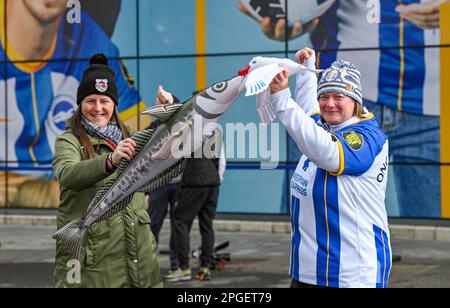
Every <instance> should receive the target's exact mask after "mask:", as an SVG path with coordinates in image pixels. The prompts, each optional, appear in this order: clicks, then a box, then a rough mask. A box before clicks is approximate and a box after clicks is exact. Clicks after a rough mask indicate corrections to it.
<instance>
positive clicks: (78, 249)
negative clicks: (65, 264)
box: [53, 219, 88, 263]
mask: <svg viewBox="0 0 450 308" xmlns="http://www.w3.org/2000/svg"><path fill="white" fill-rule="evenodd" d="M82 226H83V220H82V219H76V220H74V221H71V222H69V223H68V224H67V225H65V226H64V227H62V228H61V229H59V230H58V231H56V232H55V233H54V234H53V238H54V239H55V240H60V241H62V242H63V243H64V244H66V245H67V246H69V249H70V251H71V252H72V254H73V256H74V258H76V259H77V260H79V261H80V262H81V263H83V260H84V257H85V252H86V250H85V248H84V244H85V240H86V235H87V230H88V229H87V228H83V229H82Z"/></svg>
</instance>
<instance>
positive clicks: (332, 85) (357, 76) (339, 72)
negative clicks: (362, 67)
mask: <svg viewBox="0 0 450 308" xmlns="http://www.w3.org/2000/svg"><path fill="white" fill-rule="evenodd" d="M330 92H337V93H342V94H344V95H346V96H349V97H351V98H353V99H354V100H355V101H357V102H358V103H359V104H360V105H361V106H363V98H362V87H361V73H360V72H359V71H358V69H357V68H356V67H355V66H354V65H353V64H351V63H350V62H348V61H344V60H337V61H335V62H334V63H333V64H332V65H331V67H330V68H329V69H327V70H325V71H323V73H322V76H321V78H320V81H319V84H318V85H317V97H320V95H322V94H324V93H330Z"/></svg>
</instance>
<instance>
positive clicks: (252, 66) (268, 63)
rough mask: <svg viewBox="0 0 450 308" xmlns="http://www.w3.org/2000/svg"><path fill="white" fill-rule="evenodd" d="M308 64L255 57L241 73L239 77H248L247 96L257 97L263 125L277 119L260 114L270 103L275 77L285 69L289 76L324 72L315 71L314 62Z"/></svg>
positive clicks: (246, 84) (257, 107)
mask: <svg viewBox="0 0 450 308" xmlns="http://www.w3.org/2000/svg"><path fill="white" fill-rule="evenodd" d="M308 64H309V65H308V66H304V65H301V64H299V63H297V62H294V61H292V60H290V59H281V58H267V57H255V58H253V59H252V60H251V61H250V63H249V64H248V65H247V67H246V68H245V69H243V70H241V71H239V75H241V76H243V75H247V76H246V79H245V81H244V87H245V96H252V95H256V109H257V111H258V113H259V116H260V119H261V122H262V123H270V122H272V121H273V120H274V118H275V115H274V114H273V115H271V116H269V115H268V114H267V113H262V112H260V110H261V109H263V108H264V106H265V105H266V104H267V103H268V102H269V101H270V89H269V84H270V83H271V82H272V80H273V79H274V78H275V76H277V75H278V74H279V73H281V72H282V71H283V70H284V69H285V68H287V69H288V71H289V76H292V75H296V74H298V73H300V72H302V71H309V72H312V73H316V74H319V73H321V72H322V71H323V70H317V69H315V68H314V62H312V61H308Z"/></svg>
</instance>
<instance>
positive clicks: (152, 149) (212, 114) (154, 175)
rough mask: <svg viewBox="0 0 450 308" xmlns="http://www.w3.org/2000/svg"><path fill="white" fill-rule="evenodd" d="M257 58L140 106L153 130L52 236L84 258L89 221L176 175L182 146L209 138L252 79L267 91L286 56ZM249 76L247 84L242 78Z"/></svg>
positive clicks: (140, 138)
mask: <svg viewBox="0 0 450 308" xmlns="http://www.w3.org/2000/svg"><path fill="white" fill-rule="evenodd" d="M258 60H259V62H258V65H255V63H254V61H255V60H252V61H253V64H252V62H251V63H250V65H251V66H253V68H255V70H252V68H251V67H250V66H248V67H247V68H246V69H244V70H241V71H240V73H239V75H238V76H236V77H234V78H232V79H230V80H226V81H222V82H218V83H215V84H214V85H212V86H211V87H209V88H207V89H205V90H203V91H201V92H199V93H197V94H195V95H194V96H192V97H191V98H190V99H189V100H187V101H186V102H185V103H183V104H170V105H158V106H154V107H151V108H149V109H147V110H145V111H143V113H144V114H148V115H151V116H153V117H155V118H157V119H158V120H159V121H160V122H161V124H160V125H159V126H158V127H157V128H156V129H145V130H143V131H141V132H138V133H136V134H135V135H133V136H132V137H131V138H132V139H133V140H134V141H135V142H136V145H137V146H136V154H135V157H134V158H133V159H132V160H131V161H126V160H122V161H121V163H120V164H119V166H118V169H117V170H116V173H117V177H115V178H114V179H113V180H111V181H110V182H108V183H106V184H105V185H104V186H103V187H102V188H101V189H100V190H99V191H98V192H97V194H96V196H95V198H94V199H93V200H92V201H91V203H90V205H89V207H88V210H87V213H86V215H85V217H83V218H80V219H77V220H74V221H72V222H70V223H68V224H67V225H65V226H64V227H62V228H61V229H59V230H58V231H56V232H55V234H54V235H53V238H54V239H57V240H61V241H62V242H63V243H66V244H67V245H69V247H70V249H71V251H72V253H73V256H74V257H75V258H76V259H78V260H80V261H82V260H83V259H84V255H85V245H86V243H87V236H88V230H89V228H90V226H92V224H94V223H96V222H99V221H102V220H105V219H107V218H109V217H112V216H113V215H115V214H116V213H118V212H119V211H121V210H122V209H124V208H125V207H126V206H127V205H128V204H129V202H130V201H131V199H132V197H133V194H134V193H135V192H151V191H153V190H155V189H157V188H159V187H162V186H164V185H166V184H168V183H170V181H171V180H172V179H173V178H174V177H177V176H178V175H180V174H181V173H182V172H183V169H184V158H183V157H186V156H182V155H180V152H181V149H186V148H187V149H188V150H189V153H188V154H190V153H194V152H196V151H197V150H198V149H199V148H200V147H201V146H202V145H203V143H204V142H205V141H206V140H208V139H209V138H211V136H212V135H213V133H214V131H215V129H216V127H217V125H216V124H217V123H218V121H219V120H220V118H221V117H222V115H223V114H224V113H225V112H226V111H227V110H228V109H229V108H230V106H231V105H232V104H233V103H234V102H235V101H236V99H237V98H238V96H239V94H240V92H241V91H242V90H244V89H245V88H246V87H247V88H248V87H250V88H252V87H253V84H254V83H256V84H257V85H258V91H255V94H256V92H259V91H264V90H266V89H267V88H268V86H269V84H270V81H271V79H273V78H274V77H275V76H276V74H277V73H278V72H280V71H281V70H282V68H279V66H278V65H276V63H278V61H281V62H283V61H284V60H283V59H276V58H271V59H270V60H266V61H263V58H259V59H258ZM285 60H286V59H285ZM265 65H271V66H272V69H269V70H268V72H265V73H264V74H260V73H261V70H260V71H258V70H256V67H259V68H261V66H265ZM277 67H278V68H277ZM258 74H260V76H257V75H258ZM270 76H272V77H270ZM247 80H250V81H251V83H246V81H247ZM262 83H264V85H262ZM196 127H197V129H196ZM191 128H194V129H193V131H194V134H193V135H192V134H186V133H185V132H186V131H187V130H189V129H191ZM196 132H197V134H196ZM189 157H190V155H189Z"/></svg>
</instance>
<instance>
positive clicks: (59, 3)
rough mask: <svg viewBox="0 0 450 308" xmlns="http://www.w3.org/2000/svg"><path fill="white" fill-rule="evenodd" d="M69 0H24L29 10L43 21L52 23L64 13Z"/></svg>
mask: <svg viewBox="0 0 450 308" xmlns="http://www.w3.org/2000/svg"><path fill="white" fill-rule="evenodd" d="M67 1H68V0H23V3H24V5H25V7H26V8H27V9H28V11H29V12H30V13H31V14H32V15H33V16H34V17H35V18H36V19H37V20H38V21H39V22H42V23H51V22H54V21H55V20H57V19H58V18H59V17H61V15H62V14H63V13H64V10H65V9H66V5H67Z"/></svg>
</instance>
